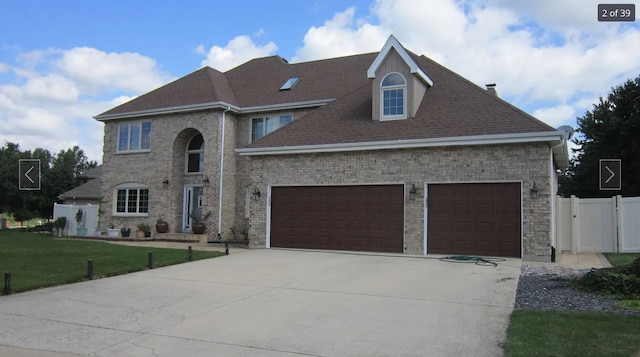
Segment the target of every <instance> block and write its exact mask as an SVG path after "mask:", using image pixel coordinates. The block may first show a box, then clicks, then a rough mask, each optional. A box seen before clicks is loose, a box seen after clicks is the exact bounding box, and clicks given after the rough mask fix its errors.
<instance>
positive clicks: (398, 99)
mask: <svg viewBox="0 0 640 357" xmlns="http://www.w3.org/2000/svg"><path fill="white" fill-rule="evenodd" d="M380 99H381V100H380V113H381V114H382V115H381V120H389V119H405V118H406V117H407V81H406V79H405V78H404V77H403V76H402V75H401V74H400V73H397V72H393V73H389V74H387V75H386V76H385V77H384V78H383V79H382V81H381V82H380Z"/></svg>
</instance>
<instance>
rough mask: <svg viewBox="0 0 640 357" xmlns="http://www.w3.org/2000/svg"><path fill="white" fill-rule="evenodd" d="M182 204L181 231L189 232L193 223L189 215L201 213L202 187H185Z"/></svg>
mask: <svg viewBox="0 0 640 357" xmlns="http://www.w3.org/2000/svg"><path fill="white" fill-rule="evenodd" d="M182 202H183V206H182V207H183V208H182V231H183V232H191V225H192V223H193V218H191V214H194V215H199V214H201V213H202V186H185V188H184V198H183V200H182Z"/></svg>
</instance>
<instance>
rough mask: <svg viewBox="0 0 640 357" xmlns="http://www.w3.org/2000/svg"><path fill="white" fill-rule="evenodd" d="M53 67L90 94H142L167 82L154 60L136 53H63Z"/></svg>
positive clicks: (82, 50) (74, 50)
mask: <svg viewBox="0 0 640 357" xmlns="http://www.w3.org/2000/svg"><path fill="white" fill-rule="evenodd" d="M56 66H57V67H58V68H59V69H60V71H61V72H62V73H64V74H65V75H67V76H68V77H69V78H70V79H72V80H73V81H75V82H76V83H78V84H79V86H81V87H82V89H83V91H86V92H89V93H100V92H101V91H126V92H133V93H142V92H146V91H149V90H152V89H154V88H156V87H158V86H160V85H162V84H164V83H166V82H167V80H168V79H169V77H168V76H167V75H166V74H164V73H162V72H161V71H160V70H159V68H158V66H157V64H156V61H155V60H154V59H151V58H149V57H146V56H143V55H140V54H138V53H130V52H124V53H113V52H112V53H107V52H103V51H100V50H97V49H95V48H89V47H76V48H72V49H71V50H68V51H64V52H63V54H62V56H61V58H60V59H59V60H58V61H57V62H56Z"/></svg>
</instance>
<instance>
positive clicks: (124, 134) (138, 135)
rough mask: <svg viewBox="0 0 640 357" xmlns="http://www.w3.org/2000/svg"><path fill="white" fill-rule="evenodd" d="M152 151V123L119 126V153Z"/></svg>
mask: <svg viewBox="0 0 640 357" xmlns="http://www.w3.org/2000/svg"><path fill="white" fill-rule="evenodd" d="M149 149H151V122H150V121H143V122H124V123H120V124H118V152H128V151H148V150H149Z"/></svg>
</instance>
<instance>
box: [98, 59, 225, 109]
mask: <svg viewBox="0 0 640 357" xmlns="http://www.w3.org/2000/svg"><path fill="white" fill-rule="evenodd" d="M214 101H224V102H227V103H230V104H234V103H235V102H236V99H235V96H234V93H233V91H232V90H231V88H230V87H229V83H227V79H226V77H225V75H224V74H223V73H222V72H220V71H218V70H215V69H213V68H211V67H203V68H201V69H199V70H197V71H195V72H193V73H191V74H189V75H187V76H185V77H182V78H180V79H177V80H175V81H173V82H171V83H168V84H166V85H164V86H162V87H160V88H158V89H155V90H153V91H151V92H149V93H146V94H144V95H142V96H140V97H137V98H135V99H132V100H131V101H129V102H126V103H124V104H122V105H119V106H117V107H115V108H113V109H111V110H109V111H107V112H104V113H102V114H100V115H98V116H97V117H96V118H100V117H101V116H108V115H114V114H124V113H135V112H140V111H146V110H155V109H160V108H172V107H181V106H188V105H195V104H204V103H211V102H214Z"/></svg>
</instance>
